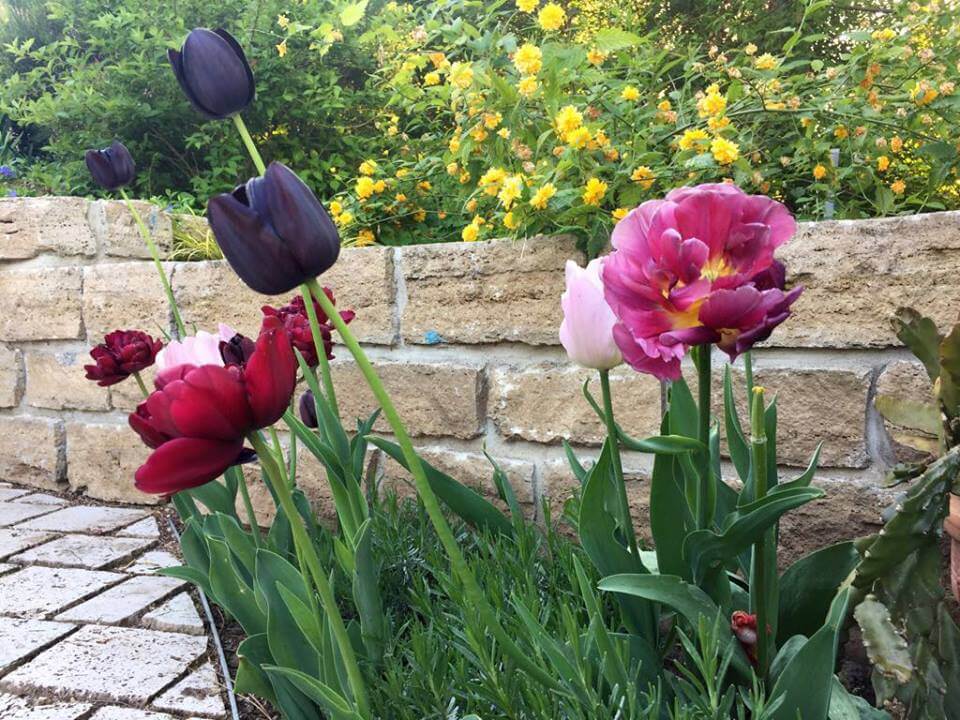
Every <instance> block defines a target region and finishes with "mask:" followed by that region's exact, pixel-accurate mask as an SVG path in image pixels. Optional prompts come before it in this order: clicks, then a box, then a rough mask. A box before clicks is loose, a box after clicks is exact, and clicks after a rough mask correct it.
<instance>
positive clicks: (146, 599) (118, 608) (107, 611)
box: [56, 577, 184, 625]
mask: <svg viewBox="0 0 960 720" xmlns="http://www.w3.org/2000/svg"><path fill="white" fill-rule="evenodd" d="M183 585H184V582H183V580H178V579H177V578H168V577H135V578H131V579H130V580H127V581H126V582H122V583H120V584H119V585H115V586H114V587H112V588H110V589H109V590H107V591H106V592H103V593H100V594H99V595H97V596H96V597H93V598H91V599H90V600H87V601H86V602H85V603H81V604H80V605H77V606H76V607H73V608H70V609H69V610H67V611H66V612H63V613H60V614H59V615H57V617H56V619H57V620H64V621H68V622H82V623H106V624H108V625H114V624H117V623H121V622H123V621H124V620H126V619H128V618H130V617H133V616H134V615H136V614H137V613H139V612H141V611H143V610H144V609H146V608H148V607H150V605H152V604H153V603H155V602H156V601H157V600H160V599H161V598H162V597H164V596H165V595H169V594H170V593H172V592H174V591H176V590H179V589H180V588H181V587H183Z"/></svg>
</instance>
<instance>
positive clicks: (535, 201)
mask: <svg viewBox="0 0 960 720" xmlns="http://www.w3.org/2000/svg"><path fill="white" fill-rule="evenodd" d="M556 194H557V188H556V187H555V186H554V184H553V183H545V184H544V185H542V186H540V187H539V188H537V191H536V192H535V193H534V194H533V197H532V198H530V205H531V206H533V207H535V208H536V209H537V210H543V209H544V208H545V207H547V203H549V202H550V198H552V197H553V196H554V195H556Z"/></svg>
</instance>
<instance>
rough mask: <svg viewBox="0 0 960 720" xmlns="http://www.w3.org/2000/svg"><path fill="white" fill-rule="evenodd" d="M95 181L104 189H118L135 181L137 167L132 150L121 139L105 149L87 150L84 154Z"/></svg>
mask: <svg viewBox="0 0 960 720" xmlns="http://www.w3.org/2000/svg"><path fill="white" fill-rule="evenodd" d="M84 157H85V159H86V161H87V169H88V170H89V171H90V174H91V175H92V176H93V181H94V182H95V183H96V184H97V185H99V186H100V187H102V188H103V189H104V190H116V189H118V188H122V187H123V186H124V185H129V184H130V183H131V182H133V178H134V176H135V175H136V173H137V167H136V165H135V164H134V162H133V156H132V155H130V151H129V150H127V148H126V147H125V146H124V144H123V143H122V142H120V141H119V140H114V141H113V142H112V143H111V144H110V147H108V148H104V149H103V150H87V153H86V155H85V156H84Z"/></svg>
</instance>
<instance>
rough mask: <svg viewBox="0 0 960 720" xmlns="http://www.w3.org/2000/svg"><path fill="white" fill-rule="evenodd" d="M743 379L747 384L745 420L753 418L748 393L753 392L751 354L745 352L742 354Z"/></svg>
mask: <svg viewBox="0 0 960 720" xmlns="http://www.w3.org/2000/svg"><path fill="white" fill-rule="evenodd" d="M743 379H744V380H745V381H746V383H747V418H752V417H753V403H752V402H751V401H750V393H752V392H753V353H751V352H750V351H749V350H747V351H746V352H745V353H744V354H743Z"/></svg>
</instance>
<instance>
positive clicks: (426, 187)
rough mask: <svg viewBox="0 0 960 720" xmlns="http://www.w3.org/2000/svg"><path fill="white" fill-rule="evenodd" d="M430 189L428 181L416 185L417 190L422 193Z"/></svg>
mask: <svg viewBox="0 0 960 720" xmlns="http://www.w3.org/2000/svg"><path fill="white" fill-rule="evenodd" d="M432 187H433V185H431V184H430V181H429V180H421V181H420V182H418V183H417V188H418V189H419V190H422V191H423V192H429V191H430V189H431V188H432Z"/></svg>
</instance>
